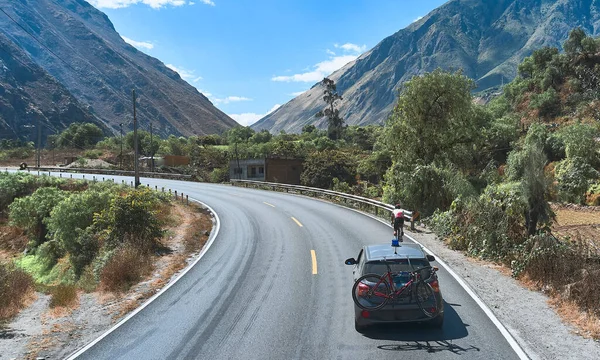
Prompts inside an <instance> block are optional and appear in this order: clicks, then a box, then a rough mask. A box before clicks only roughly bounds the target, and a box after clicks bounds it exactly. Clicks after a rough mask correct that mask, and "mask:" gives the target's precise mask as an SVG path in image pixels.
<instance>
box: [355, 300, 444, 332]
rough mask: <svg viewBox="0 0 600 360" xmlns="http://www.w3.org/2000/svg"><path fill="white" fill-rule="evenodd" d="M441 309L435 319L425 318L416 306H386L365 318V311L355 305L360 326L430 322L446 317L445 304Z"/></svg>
mask: <svg viewBox="0 0 600 360" xmlns="http://www.w3.org/2000/svg"><path fill="white" fill-rule="evenodd" d="M439 309H440V311H439V314H438V315H436V316H435V317H433V318H429V317H427V316H425V315H424V314H423V312H422V311H421V309H419V307H418V306H417V305H416V304H409V305H405V306H396V307H389V306H386V307H385V308H383V309H381V310H376V311H368V315H367V316H363V309H361V308H359V307H358V306H356V305H354V319H355V321H356V324H357V325H358V326H367V325H376V324H396V323H416V322H429V321H433V320H435V319H436V318H439V317H440V316H444V307H443V302H442V303H441V304H440V305H439Z"/></svg>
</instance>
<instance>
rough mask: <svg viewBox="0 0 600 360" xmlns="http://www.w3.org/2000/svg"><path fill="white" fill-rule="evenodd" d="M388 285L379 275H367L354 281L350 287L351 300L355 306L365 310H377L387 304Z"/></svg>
mask: <svg viewBox="0 0 600 360" xmlns="http://www.w3.org/2000/svg"><path fill="white" fill-rule="evenodd" d="M389 295H390V284H388V282H387V281H386V280H385V278H383V277H382V276H380V275H376V274H367V275H363V276H361V277H359V278H358V280H356V282H355V283H354V286H352V300H354V303H355V304H356V306H358V307H359V308H361V309H365V310H377V309H381V308H382V307H384V306H385V304H387V302H388V300H389Z"/></svg>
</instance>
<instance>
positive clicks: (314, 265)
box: [310, 250, 317, 275]
mask: <svg viewBox="0 0 600 360" xmlns="http://www.w3.org/2000/svg"><path fill="white" fill-rule="evenodd" d="M310 256H311V257H312V273H313V275H317V254H316V253H315V251H314V250H311V251H310Z"/></svg>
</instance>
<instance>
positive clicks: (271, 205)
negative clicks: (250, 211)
mask: <svg viewBox="0 0 600 360" xmlns="http://www.w3.org/2000/svg"><path fill="white" fill-rule="evenodd" d="M263 204H265V205H269V206H270V207H275V205H273V204H269V203H268V202H264V201H263Z"/></svg>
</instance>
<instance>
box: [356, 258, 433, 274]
mask: <svg viewBox="0 0 600 360" xmlns="http://www.w3.org/2000/svg"><path fill="white" fill-rule="evenodd" d="M386 263H388V264H389V265H390V268H391V270H392V272H393V273H399V272H402V271H415V270H417V269H420V268H422V267H425V266H430V265H429V262H428V261H427V260H426V259H410V264H409V261H408V259H397V260H387V261H386V262H383V261H376V262H368V263H366V264H365V271H364V273H365V274H378V275H383V274H385V273H386V272H387V267H386V265H385V264H386Z"/></svg>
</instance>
